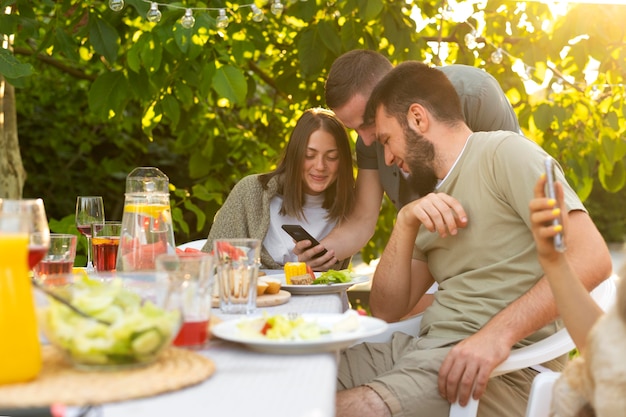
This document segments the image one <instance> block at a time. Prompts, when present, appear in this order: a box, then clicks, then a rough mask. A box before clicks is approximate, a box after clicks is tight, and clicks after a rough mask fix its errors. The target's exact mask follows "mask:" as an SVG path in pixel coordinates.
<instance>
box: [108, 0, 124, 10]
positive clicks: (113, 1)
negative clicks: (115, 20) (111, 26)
mask: <svg viewBox="0 0 626 417" xmlns="http://www.w3.org/2000/svg"><path fill="white" fill-rule="evenodd" d="M109 8H110V9H111V10H113V11H114V12H119V11H120V10H122V9H123V8H124V0H109Z"/></svg>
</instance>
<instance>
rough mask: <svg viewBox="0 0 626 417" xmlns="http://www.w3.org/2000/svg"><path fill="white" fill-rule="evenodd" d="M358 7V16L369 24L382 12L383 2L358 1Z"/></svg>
mask: <svg viewBox="0 0 626 417" xmlns="http://www.w3.org/2000/svg"><path fill="white" fill-rule="evenodd" d="M358 4H359V6H358V7H357V14H358V16H359V17H360V18H361V19H362V20H364V21H366V22H369V21H371V20H374V19H376V17H377V16H378V15H379V14H380V12H381V11H382V10H383V6H384V4H383V2H382V1H371V0H358Z"/></svg>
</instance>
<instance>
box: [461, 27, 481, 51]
mask: <svg viewBox="0 0 626 417" xmlns="http://www.w3.org/2000/svg"><path fill="white" fill-rule="evenodd" d="M464 40H465V46H467V47H468V48H469V49H475V48H476V46H478V43H477V42H476V31H474V30H473V31H471V32H469V33H468V34H466V35H465V38H464Z"/></svg>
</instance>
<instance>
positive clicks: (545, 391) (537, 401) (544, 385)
mask: <svg viewBox="0 0 626 417" xmlns="http://www.w3.org/2000/svg"><path fill="white" fill-rule="evenodd" d="M560 376H561V373H560V372H541V373H539V374H537V376H536V377H535V379H533V384H532V386H531V387H530V396H529V397H528V406H527V407H526V417H548V416H549V415H550V404H551V403H552V387H553V385H554V383H555V382H556V380H557V379H559V377H560Z"/></svg>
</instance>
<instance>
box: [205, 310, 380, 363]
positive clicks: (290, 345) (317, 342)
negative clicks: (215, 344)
mask: <svg viewBox="0 0 626 417" xmlns="http://www.w3.org/2000/svg"><path fill="white" fill-rule="evenodd" d="M351 313H354V312H351ZM258 317H262V316H259V315H256V316H248V317H246V318H242V319H239V320H228V321H224V322H222V323H219V324H218V325H216V326H215V327H213V330H212V332H213V335H214V336H217V337H219V338H220V339H224V340H228V341H231V342H236V343H242V344H244V345H245V346H247V347H248V348H249V349H251V350H255V351H258V352H264V353H277V354H310V353H321V352H336V351H339V350H341V349H345V348H347V347H348V346H350V345H352V344H353V343H354V342H356V341H358V340H360V339H363V338H366V337H370V336H374V335H377V334H380V333H382V332H384V331H385V330H387V326H388V325H387V323H386V322H385V321H383V320H380V319H377V318H374V317H369V316H357V319H358V322H359V327H358V328H357V329H356V330H354V331H351V332H340V333H329V334H324V335H322V336H321V337H320V338H319V339H314V340H272V339H265V338H262V337H258V338H256V337H251V336H246V335H243V334H241V331H240V330H239V328H238V327H237V326H238V324H239V323H240V322H241V321H244V320H253V319H255V318H258ZM302 317H303V318H304V319H305V320H307V321H316V322H317V323H318V324H319V325H320V326H321V327H323V328H331V327H332V326H333V324H335V323H337V322H338V321H340V320H343V319H345V318H346V314H303V315H302Z"/></svg>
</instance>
